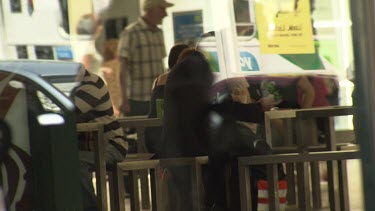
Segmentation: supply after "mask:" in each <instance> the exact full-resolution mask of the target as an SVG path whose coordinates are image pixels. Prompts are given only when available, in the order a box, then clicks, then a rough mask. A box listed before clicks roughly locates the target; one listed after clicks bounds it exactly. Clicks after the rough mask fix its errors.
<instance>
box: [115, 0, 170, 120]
mask: <svg viewBox="0 0 375 211" xmlns="http://www.w3.org/2000/svg"><path fill="white" fill-rule="evenodd" d="M171 6H173V4H172V3H169V2H166V1H165V0H145V1H144V4H143V10H144V12H145V13H144V15H143V16H142V17H140V18H139V19H138V20H137V21H136V22H134V23H132V24H130V25H129V26H127V27H126V28H125V29H124V30H123V32H122V34H121V37H120V42H119V46H118V50H119V57H120V77H119V79H120V87H121V92H122V103H121V104H120V112H122V113H123V114H125V115H126V116H137V115H147V114H148V112H149V103H150V97H151V88H152V83H153V81H154V79H155V78H156V77H157V76H159V75H160V74H162V73H163V72H164V65H163V58H164V57H165V56H166V52H165V46H164V37H163V32H162V30H161V29H160V28H158V26H157V25H159V24H161V23H162V20H163V18H164V17H166V16H167V13H166V8H167V7H171Z"/></svg>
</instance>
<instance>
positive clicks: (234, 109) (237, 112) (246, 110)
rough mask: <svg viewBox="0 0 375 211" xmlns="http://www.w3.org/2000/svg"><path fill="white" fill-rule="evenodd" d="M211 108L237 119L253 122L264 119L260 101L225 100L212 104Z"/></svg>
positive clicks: (260, 121) (259, 121)
mask: <svg viewBox="0 0 375 211" xmlns="http://www.w3.org/2000/svg"><path fill="white" fill-rule="evenodd" d="M211 109H212V110H213V111H216V112H218V113H219V114H224V115H225V114H229V115H231V116H233V118H234V119H236V120H238V121H243V122H253V123H262V122H263V121H264V111H263V108H262V105H261V103H249V104H243V103H239V102H230V101H225V102H223V103H220V104H214V105H213V106H212V108H211Z"/></svg>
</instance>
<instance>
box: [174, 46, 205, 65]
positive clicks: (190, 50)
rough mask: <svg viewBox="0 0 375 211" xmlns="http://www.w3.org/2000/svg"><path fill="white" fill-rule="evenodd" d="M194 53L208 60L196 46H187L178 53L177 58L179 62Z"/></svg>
mask: <svg viewBox="0 0 375 211" xmlns="http://www.w3.org/2000/svg"><path fill="white" fill-rule="evenodd" d="M192 55H196V56H198V57H200V58H202V59H204V60H206V57H205V56H204V55H203V54H202V53H201V52H200V51H199V50H197V49H195V48H192V47H190V48H186V49H184V50H183V51H182V52H181V53H180V55H178V58H177V63H180V62H181V61H182V60H184V59H185V58H186V57H188V56H192Z"/></svg>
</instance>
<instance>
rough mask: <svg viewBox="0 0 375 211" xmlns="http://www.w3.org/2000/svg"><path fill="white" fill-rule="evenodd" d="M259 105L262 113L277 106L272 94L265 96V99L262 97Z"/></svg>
mask: <svg viewBox="0 0 375 211" xmlns="http://www.w3.org/2000/svg"><path fill="white" fill-rule="evenodd" d="M259 103H260V104H261V105H262V108H263V111H269V110H271V108H273V107H275V106H276V105H277V102H276V101H275V97H274V95H273V94H270V95H267V97H262V98H261V99H260V100H259Z"/></svg>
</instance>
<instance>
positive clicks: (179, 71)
mask: <svg viewBox="0 0 375 211" xmlns="http://www.w3.org/2000/svg"><path fill="white" fill-rule="evenodd" d="M183 52H186V53H185V54H181V55H180V57H181V56H183V58H182V59H181V60H180V58H179V59H178V61H179V62H177V64H176V65H175V66H174V67H173V68H172V70H171V71H170V73H169V75H168V79H167V82H166V85H165V94H164V119H163V120H164V128H163V129H164V130H163V140H164V141H163V150H162V152H161V154H162V155H161V156H162V157H189V156H198V155H206V154H207V147H208V146H207V143H208V142H207V141H208V139H209V137H208V134H209V132H208V129H209V128H208V126H209V124H208V112H206V109H207V107H208V106H209V103H210V100H209V89H210V87H211V85H212V82H213V74H212V72H211V69H210V66H209V64H208V62H207V60H206V58H205V57H204V55H203V54H202V53H201V52H199V51H196V50H191V49H185V50H184V51H183ZM192 125H194V127H192Z"/></svg>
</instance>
